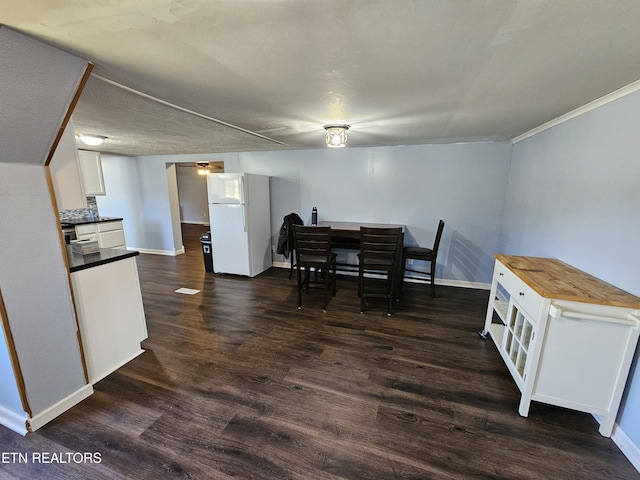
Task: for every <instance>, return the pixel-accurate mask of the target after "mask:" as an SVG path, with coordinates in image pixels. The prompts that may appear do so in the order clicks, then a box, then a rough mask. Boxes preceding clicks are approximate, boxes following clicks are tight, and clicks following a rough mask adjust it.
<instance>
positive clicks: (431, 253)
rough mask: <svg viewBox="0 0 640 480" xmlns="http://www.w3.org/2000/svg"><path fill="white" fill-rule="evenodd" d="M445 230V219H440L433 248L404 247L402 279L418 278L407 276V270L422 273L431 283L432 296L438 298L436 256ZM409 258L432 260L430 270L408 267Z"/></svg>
mask: <svg viewBox="0 0 640 480" xmlns="http://www.w3.org/2000/svg"><path fill="white" fill-rule="evenodd" d="M443 230H444V221H443V220H440V222H439V223H438V231H437V232H436V239H435V241H434V242H433V247H432V248H425V247H404V248H403V249H402V279H403V280H404V279H405V278H416V277H405V274H406V272H412V273H420V274H422V277H426V279H427V280H429V283H430V284H431V297H432V298H436V285H435V278H436V258H437V256H438V248H439V247H440V239H441V238H442V232H443ZM407 260H420V261H424V262H430V268H429V271H428V272H426V271H424V270H418V269H416V268H415V267H413V268H407Z"/></svg>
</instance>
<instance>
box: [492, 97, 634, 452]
mask: <svg viewBox="0 0 640 480" xmlns="http://www.w3.org/2000/svg"><path fill="white" fill-rule="evenodd" d="M639 112H640V92H636V93H634V94H631V95H628V96H626V97H623V98H621V99H618V100H616V101H614V102H611V103H608V104H606V105H605V106H602V107H600V108H598V109H596V110H593V111H590V112H588V113H586V114H583V115H581V116H579V117H577V118H574V119H572V120H570V121H568V122H565V123H563V124H560V125H558V126H555V127H553V128H552V129H550V130H546V131H544V132H542V133H539V134H537V135H535V136H533V137H531V138H528V139H526V140H524V141H522V142H519V143H517V144H516V145H515V146H514V148H513V156H512V166H511V172H510V175H509V187H508V194H507V201H506V210H505V219H504V241H505V245H506V248H505V252H506V253H511V254H523V255H532V256H547V257H555V258H559V259H560V260H562V261H564V262H566V263H569V264H571V265H573V266H575V267H577V268H579V269H581V270H584V271H586V272H587V273H590V274H592V275H594V276H596V277H598V278H600V279H602V280H604V281H606V282H608V283H611V284H613V285H615V286H617V287H619V288H622V289H623V290H626V291H628V292H630V293H632V294H634V295H638V296H640V250H639V248H638V238H640V220H639V213H640V193H639V190H638V179H640V161H638V152H640V134H639V132H640V114H639ZM637 357H638V353H637V352H636V360H635V364H634V367H633V368H634V371H633V372H632V374H631V377H630V378H631V379H632V380H631V381H630V382H629V383H628V385H627V390H626V394H625V397H624V399H623V406H622V409H621V412H620V414H619V416H618V422H619V425H620V426H621V427H622V429H623V430H624V432H625V433H626V434H627V435H628V436H629V437H630V438H631V439H632V441H633V442H634V443H635V445H636V447H637V448H640V368H639V367H638V365H637V363H638V358H637Z"/></svg>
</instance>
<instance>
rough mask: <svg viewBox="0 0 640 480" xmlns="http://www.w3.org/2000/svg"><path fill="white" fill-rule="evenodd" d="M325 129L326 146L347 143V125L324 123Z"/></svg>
mask: <svg viewBox="0 0 640 480" xmlns="http://www.w3.org/2000/svg"><path fill="white" fill-rule="evenodd" d="M324 129H325V130H326V131H327V147H330V148H340V147H344V146H345V145H346V144H347V130H349V125H325V126H324Z"/></svg>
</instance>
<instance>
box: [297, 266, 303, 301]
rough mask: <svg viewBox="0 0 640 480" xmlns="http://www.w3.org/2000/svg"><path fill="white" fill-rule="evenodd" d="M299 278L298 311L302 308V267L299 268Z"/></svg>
mask: <svg viewBox="0 0 640 480" xmlns="http://www.w3.org/2000/svg"><path fill="white" fill-rule="evenodd" d="M297 274H298V275H297V276H298V310H300V309H301V308H302V273H301V272H300V267H298V268H297Z"/></svg>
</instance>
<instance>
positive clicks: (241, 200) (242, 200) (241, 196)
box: [240, 175, 247, 232]
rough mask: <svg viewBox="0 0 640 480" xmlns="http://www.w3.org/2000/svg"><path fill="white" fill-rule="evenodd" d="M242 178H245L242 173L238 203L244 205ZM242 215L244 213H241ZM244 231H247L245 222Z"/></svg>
mask: <svg viewBox="0 0 640 480" xmlns="http://www.w3.org/2000/svg"><path fill="white" fill-rule="evenodd" d="M244 180H245V176H244V175H242V176H240V203H241V204H242V205H244V204H245V203H246V202H245V190H244V188H245V184H244ZM243 215H244V214H243ZM244 231H245V232H246V231H247V228H246V224H245V229H244Z"/></svg>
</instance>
